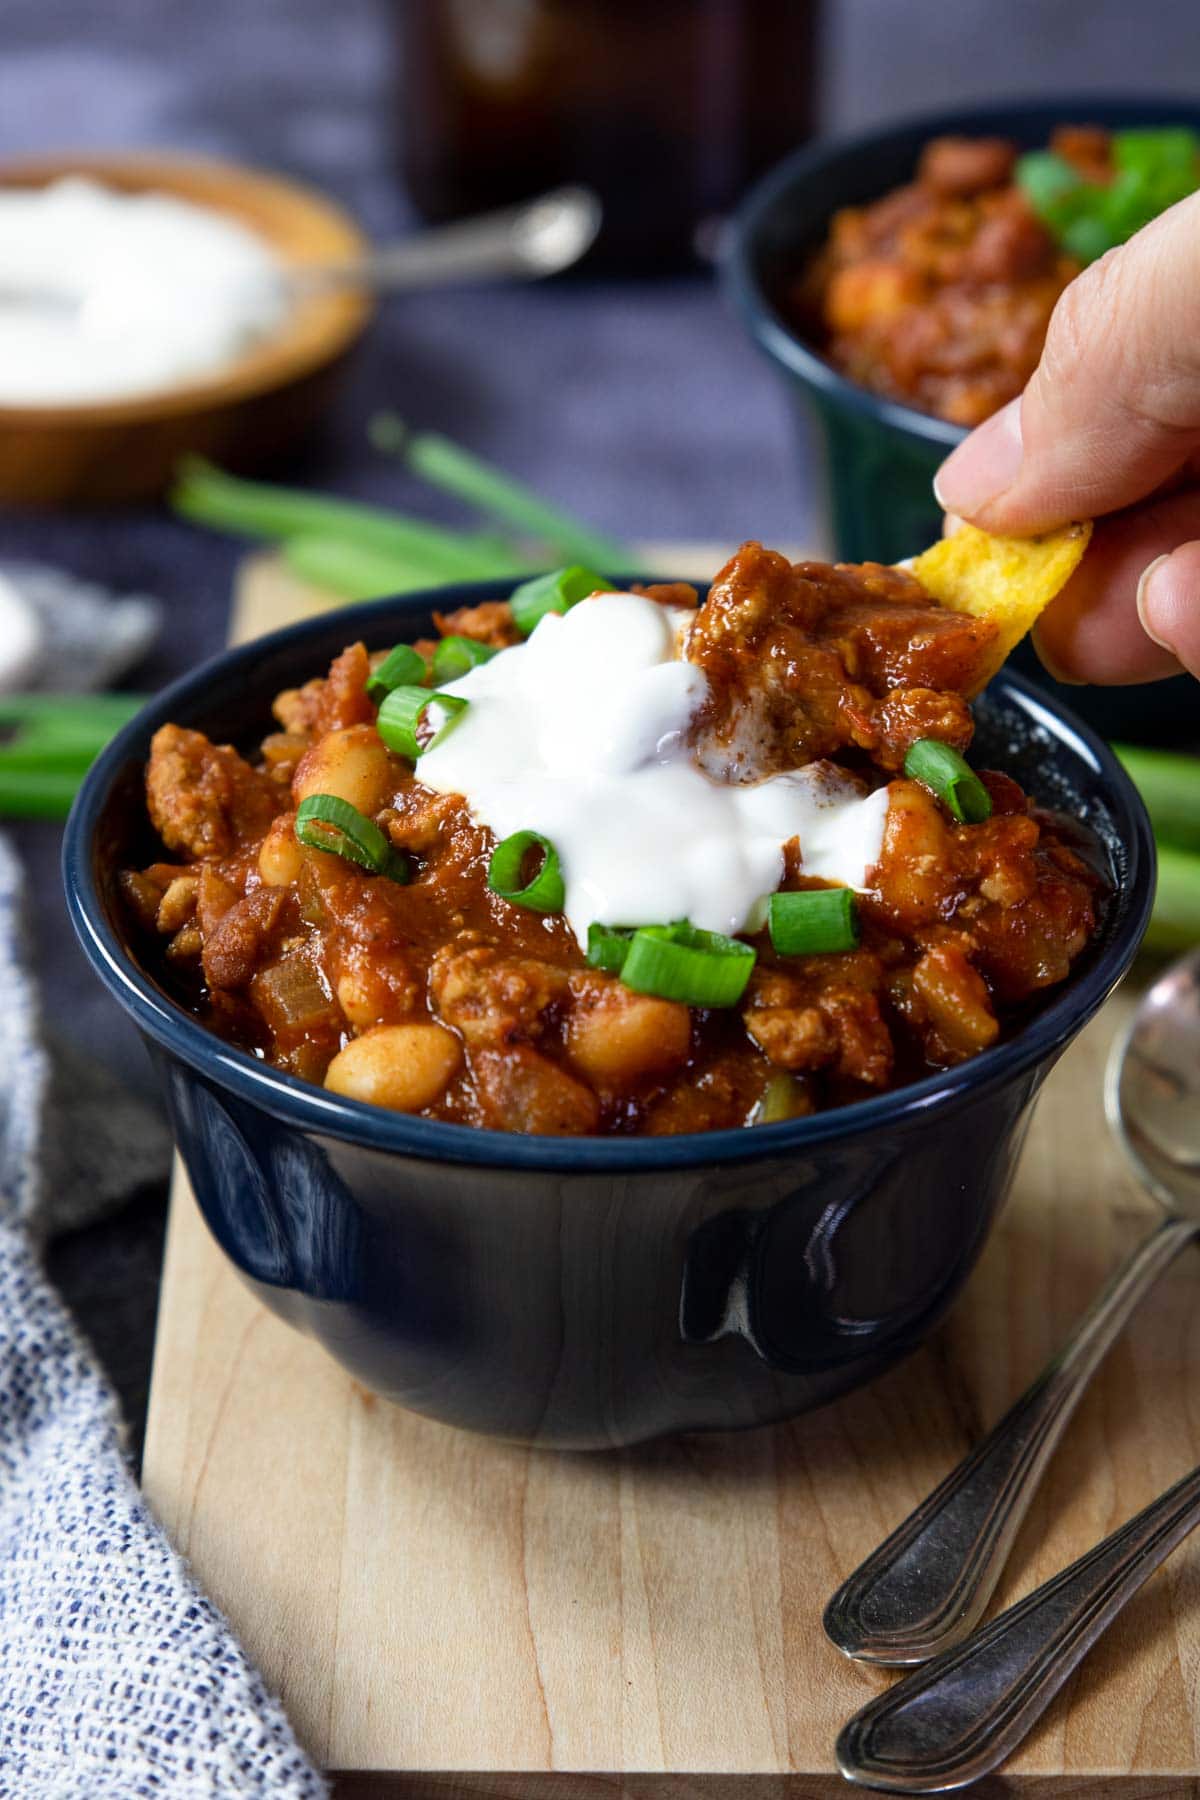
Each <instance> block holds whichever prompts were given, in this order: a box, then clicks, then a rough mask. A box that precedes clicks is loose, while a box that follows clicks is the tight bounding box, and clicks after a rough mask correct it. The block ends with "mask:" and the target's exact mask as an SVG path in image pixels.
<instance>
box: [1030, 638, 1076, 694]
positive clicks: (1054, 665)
mask: <svg viewBox="0 0 1200 1800" xmlns="http://www.w3.org/2000/svg"><path fill="white" fill-rule="evenodd" d="M1033 647H1034V649H1035V650H1036V651H1037V653H1038V661H1039V662H1040V663H1041V665H1042V667H1043V669H1045V671H1046V673H1047V675H1049V677H1050V679H1051V680H1052V681H1058V682H1061V683H1062V685H1063V687H1086V686H1087V683H1086V682H1085V681H1081V680H1080V679H1079V676H1078V675H1068V673H1067V671H1066V670H1065V669H1062V668H1060V667H1059V665H1058V662H1057V660H1056V659H1055V658H1054V656H1052V655H1051V653H1050V651H1049V650H1047V648H1046V645H1045V643H1044V641H1043V639H1042V633H1041V629H1040V627H1039V626H1037V625H1035V626H1034V628H1033Z"/></svg>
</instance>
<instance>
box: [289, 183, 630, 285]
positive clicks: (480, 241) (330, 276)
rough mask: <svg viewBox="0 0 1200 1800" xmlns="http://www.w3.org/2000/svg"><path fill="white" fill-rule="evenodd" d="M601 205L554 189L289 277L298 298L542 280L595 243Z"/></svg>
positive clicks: (586, 192)
mask: <svg viewBox="0 0 1200 1800" xmlns="http://www.w3.org/2000/svg"><path fill="white" fill-rule="evenodd" d="M601 212H602V209H601V205H600V201H599V199H598V197H597V196H596V195H595V194H594V193H593V192H592V190H591V189H590V188H586V187H560V188H554V189H553V190H552V191H551V192H550V193H547V194H542V195H540V196H539V197H538V198H537V199H536V200H526V201H523V202H522V204H521V205H519V206H507V207H504V208H503V209H502V210H501V211H499V212H489V213H481V214H480V215H479V216H478V217H476V218H473V219H460V220H457V221H456V222H455V223H454V224H453V225H442V226H439V227H438V228H437V230H435V231H423V232H419V233H418V234H417V235H416V236H414V237H411V238H406V239H404V240H403V241H402V242H401V243H398V244H391V245H388V246H386V247H383V248H379V249H375V250H371V251H370V252H369V253H368V254H367V255H366V256H364V257H362V258H359V259H356V260H355V261H352V262H340V263H318V264H314V265H313V266H312V267H311V268H298V269H292V270H288V271H287V274H286V276H285V279H286V281H287V283H288V286H289V287H290V288H292V289H293V290H295V291H297V292H303V293H311V292H313V290H314V289H321V290H323V289H325V288H329V287H365V288H371V289H373V290H374V291H375V292H377V293H388V294H396V293H400V292H402V291H403V292H407V291H411V290H412V289H414V288H424V287H440V286H442V285H443V284H445V285H449V284H451V283H453V282H474V281H500V280H507V281H540V280H541V279H542V278H543V276H546V275H555V274H557V273H558V271H559V270H560V269H566V268H569V267H570V266H571V264H572V263H575V262H578V261H579V258H580V257H581V256H582V255H583V254H584V252H585V251H586V250H589V249H590V248H591V246H592V244H593V243H594V242H595V238H596V233H597V232H598V231H599V229H600V219H601Z"/></svg>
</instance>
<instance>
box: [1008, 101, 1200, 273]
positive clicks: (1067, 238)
mask: <svg viewBox="0 0 1200 1800" xmlns="http://www.w3.org/2000/svg"><path fill="white" fill-rule="evenodd" d="M1112 162H1113V169H1114V174H1113V178H1112V180H1111V181H1088V180H1085V178H1084V177H1083V176H1082V175H1081V174H1080V173H1079V171H1078V169H1076V168H1074V167H1073V166H1072V165H1071V164H1070V163H1069V162H1067V161H1066V159H1065V158H1064V157H1061V156H1057V155H1056V154H1055V153H1054V152H1053V151H1050V150H1039V151H1034V152H1033V153H1032V154H1030V155H1028V156H1023V157H1021V158H1020V160H1019V161H1018V163H1017V182H1018V185H1019V186H1020V187H1021V189H1022V191H1023V192H1024V194H1025V198H1026V199H1027V200H1028V202H1029V204H1030V206H1031V207H1032V209H1033V211H1034V212H1035V213H1036V214H1037V216H1038V218H1039V219H1040V220H1041V221H1042V223H1043V224H1044V225H1045V226H1046V227H1047V228H1048V229H1049V230H1050V231H1051V232H1053V234H1054V236H1055V237H1056V238H1057V239H1058V241H1059V243H1060V244H1061V245H1062V246H1063V248H1064V249H1065V250H1068V251H1069V252H1070V253H1071V255H1072V256H1074V257H1076V258H1077V259H1078V260H1079V261H1080V262H1084V263H1089V262H1095V261H1096V260H1097V258H1098V257H1101V256H1103V255H1104V254H1105V252H1106V251H1108V250H1112V249H1114V248H1115V247H1116V245H1118V244H1123V243H1125V241H1126V240H1127V239H1128V238H1131V237H1132V236H1133V234H1134V232H1135V231H1140V230H1141V228H1142V226H1143V225H1146V224H1148V223H1149V221H1150V220H1151V219H1154V218H1157V217H1158V215H1159V214H1160V213H1163V212H1166V210H1167V208H1168V207H1170V206H1174V205H1175V203H1176V201H1178V200H1182V199H1184V198H1186V196H1187V195H1188V194H1191V193H1193V192H1194V191H1195V190H1196V188H1197V187H1200V137H1197V135H1196V133H1195V132H1193V131H1191V130H1189V129H1188V128H1187V127H1184V126H1180V127H1170V128H1167V129H1165V130H1149V131H1118V132H1116V133H1115V134H1114V135H1113V138H1112Z"/></svg>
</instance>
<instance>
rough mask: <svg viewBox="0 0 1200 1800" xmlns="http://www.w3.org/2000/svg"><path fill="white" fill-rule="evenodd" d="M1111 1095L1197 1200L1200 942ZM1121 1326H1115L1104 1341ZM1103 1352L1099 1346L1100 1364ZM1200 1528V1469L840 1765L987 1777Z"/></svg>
mask: <svg viewBox="0 0 1200 1800" xmlns="http://www.w3.org/2000/svg"><path fill="white" fill-rule="evenodd" d="M1105 1098H1106V1104H1107V1107H1108V1112H1109V1117H1110V1119H1111V1120H1112V1121H1113V1123H1114V1125H1115V1128H1116V1130H1117V1132H1118V1135H1119V1136H1120V1137H1121V1141H1122V1142H1123V1144H1124V1146H1125V1149H1126V1151H1127V1153H1128V1154H1129V1156H1130V1158H1131V1160H1132V1161H1133V1163H1134V1165H1135V1167H1136V1168H1137V1169H1138V1172H1139V1173H1140V1174H1141V1175H1142V1177H1143V1179H1144V1180H1145V1181H1146V1183H1147V1185H1148V1186H1149V1187H1150V1188H1151V1190H1152V1191H1153V1192H1154V1193H1155V1195H1156V1196H1157V1197H1158V1198H1159V1199H1160V1200H1163V1201H1164V1203H1165V1200H1166V1198H1167V1197H1168V1196H1169V1197H1173V1198H1174V1199H1175V1201H1176V1203H1177V1204H1184V1205H1189V1206H1200V952H1196V953H1193V954H1192V955H1191V956H1188V957H1186V958H1185V959H1184V960H1183V961H1182V962H1179V963H1176V964H1175V965H1174V967H1173V968H1171V969H1169V970H1168V971H1167V973H1166V974H1165V975H1163V976H1162V977H1161V978H1160V979H1159V980H1158V981H1157V982H1156V983H1155V985H1154V986H1153V988H1151V990H1150V992H1149V993H1148V994H1147V995H1146V997H1145V999H1144V1000H1143V1001H1142V1004H1141V1006H1140V1007H1139V1008H1138V1011H1137V1014H1136V1016H1135V1018H1134V1021H1133V1024H1132V1026H1131V1028H1130V1030H1129V1033H1128V1035H1127V1037H1126V1039H1125V1041H1124V1043H1123V1044H1122V1045H1120V1046H1118V1047H1117V1049H1116V1050H1115V1052H1114V1056H1113V1058H1112V1060H1111V1062H1110V1065H1109V1078H1108V1082H1107V1086H1106V1096H1105ZM1172 1227H1174V1228H1176V1230H1177V1231H1178V1233H1179V1234H1180V1235H1179V1236H1178V1239H1177V1241H1176V1242H1175V1246H1174V1250H1173V1251H1171V1253H1170V1255H1173V1254H1174V1253H1175V1251H1177V1250H1178V1249H1179V1248H1180V1246H1181V1244H1183V1243H1187V1242H1190V1241H1191V1238H1192V1237H1193V1236H1194V1235H1195V1233H1196V1229H1197V1227H1196V1226H1195V1225H1194V1224H1192V1223H1191V1222H1190V1221H1187V1220H1185V1219H1182V1218H1176V1219H1173V1220H1172V1219H1168V1221H1167V1222H1166V1224H1164V1225H1162V1226H1160V1227H1159V1230H1158V1232H1156V1233H1155V1236H1154V1237H1153V1238H1151V1239H1150V1240H1149V1243H1148V1244H1146V1245H1144V1246H1143V1248H1142V1251H1141V1252H1139V1253H1138V1254H1137V1255H1136V1256H1135V1258H1134V1259H1132V1260H1131V1262H1130V1263H1129V1264H1128V1265H1127V1267H1126V1269H1125V1271H1124V1272H1123V1274H1122V1275H1121V1276H1120V1277H1119V1278H1118V1281H1117V1282H1116V1283H1115V1284H1114V1285H1113V1286H1112V1287H1111V1288H1110V1289H1109V1290H1108V1291H1107V1296H1102V1297H1101V1300H1100V1302H1098V1303H1097V1306H1096V1307H1093V1309H1092V1312H1091V1314H1089V1315H1088V1320H1090V1321H1091V1323H1092V1326H1093V1328H1094V1327H1095V1323H1096V1319H1097V1316H1098V1315H1099V1314H1100V1313H1102V1312H1104V1309H1105V1308H1106V1306H1107V1307H1109V1308H1111V1307H1112V1305H1113V1304H1114V1300H1115V1297H1116V1296H1117V1295H1125V1294H1126V1291H1127V1284H1128V1283H1129V1282H1130V1280H1131V1279H1132V1277H1133V1271H1134V1269H1135V1268H1136V1269H1140V1270H1141V1271H1143V1274H1142V1277H1141V1283H1140V1287H1139V1288H1138V1289H1137V1291H1136V1292H1135V1293H1134V1295H1133V1299H1132V1301H1130V1300H1128V1299H1125V1300H1123V1302H1122V1304H1121V1311H1120V1320H1119V1323H1120V1322H1123V1321H1124V1319H1125V1318H1127V1317H1128V1315H1129V1312H1130V1311H1131V1310H1132V1305H1133V1304H1136V1300H1137V1298H1139V1297H1140V1295H1141V1294H1142V1293H1144V1292H1145V1291H1146V1289H1147V1288H1148V1287H1149V1285H1150V1284H1151V1282H1152V1280H1153V1275H1154V1272H1160V1271H1161V1268H1163V1267H1165V1266H1166V1262H1167V1261H1169V1260H1170V1255H1168V1254H1167V1252H1166V1246H1167V1244H1168V1242H1169V1241H1170V1240H1169V1239H1168V1237H1167V1233H1168V1232H1169V1231H1171V1229H1172ZM1155 1243H1158V1244H1159V1245H1160V1246H1161V1247H1163V1255H1164V1260H1162V1261H1160V1262H1159V1264H1158V1265H1157V1270H1155V1268H1154V1265H1153V1264H1152V1263H1150V1262H1149V1261H1148V1259H1147V1252H1148V1251H1149V1250H1150V1248H1151V1246H1152V1245H1154V1244H1155ZM1086 1322H1087V1321H1085V1323H1086ZM1077 1335H1078V1334H1077ZM1113 1335H1114V1333H1113V1331H1112V1330H1111V1329H1109V1330H1108V1335H1107V1337H1106V1338H1105V1344H1107V1343H1108V1342H1111V1339H1112V1336H1113ZM1073 1341H1074V1340H1073ZM1068 1348H1070V1347H1068ZM1096 1360H1097V1358H1096V1355H1095V1354H1094V1353H1093V1354H1092V1356H1091V1364H1090V1366H1091V1367H1094V1365H1095V1361H1096ZM1089 1372H1090V1368H1089ZM1043 1379H1044V1378H1043ZM1085 1379H1086V1378H1085ZM1037 1391H1038V1390H1037V1388H1036V1387H1035V1389H1033V1390H1031V1393H1036V1392H1037ZM1028 1398H1029V1396H1026V1399H1027V1400H1028ZM1021 1404H1022V1403H1021V1402H1018V1406H1019V1405H1021ZM1072 1404H1073V1402H1072ZM1068 1410H1069V1409H1068ZM1015 1411H1016V1409H1014V1413H1015ZM1009 1417H1010V1418H1012V1417H1013V1414H1010V1415H1009ZM1059 1429H1061V1426H1060V1427H1059ZM1044 1460H1045V1459H1044V1456H1042V1458H1041V1461H1044ZM1039 1468H1040V1463H1039ZM1198 1524H1200V1467H1198V1468H1196V1469H1194V1470H1193V1471H1192V1472H1191V1474H1190V1475H1185V1476H1184V1477H1183V1479H1182V1480H1181V1481H1179V1482H1177V1483H1176V1484H1175V1486H1174V1487H1172V1488H1169V1489H1168V1490H1167V1491H1166V1493H1164V1494H1161V1495H1160V1496H1159V1498H1158V1499H1157V1500H1154V1501H1152V1502H1151V1504H1150V1505H1149V1506H1147V1507H1146V1508H1145V1509H1144V1510H1143V1511H1142V1512H1140V1513H1138V1514H1137V1516H1136V1517H1135V1518H1133V1519H1130V1520H1129V1522H1128V1523H1127V1524H1125V1525H1123V1526H1121V1527H1120V1529H1119V1530H1117V1531H1114V1532H1113V1533H1112V1534H1111V1536H1109V1537H1107V1538H1105V1539H1104V1540H1103V1542H1102V1543H1100V1544H1097V1545H1096V1547H1095V1549H1093V1550H1090V1551H1088V1553H1087V1554H1086V1555H1085V1556H1082V1557H1080V1558H1079V1560H1078V1561H1077V1562H1074V1563H1072V1564H1071V1566H1070V1567H1069V1568H1067V1569H1064V1570H1063V1572H1062V1573H1061V1574H1060V1575H1056V1576H1055V1577H1054V1578H1053V1580H1051V1581H1048V1582H1046V1583H1045V1584H1044V1585H1043V1586H1042V1587H1040V1588H1038V1589H1037V1590H1036V1591H1035V1592H1034V1593H1032V1594H1030V1595H1029V1596H1028V1597H1027V1598H1026V1599H1024V1600H1022V1601H1020V1602H1018V1604H1017V1605H1016V1606H1013V1607H1011V1608H1010V1609H1009V1610H1008V1611H1007V1612H1005V1613H1002V1614H1001V1615H1000V1617H999V1618H997V1619H994V1620H993V1621H992V1623H991V1624H990V1625H987V1626H985V1627H984V1628H983V1630H981V1631H978V1632H976V1633H975V1635H974V1636H973V1637H970V1638H968V1639H967V1641H966V1642H965V1643H961V1644H958V1645H956V1646H955V1647H952V1648H950V1649H948V1650H945V1651H943V1652H942V1653H941V1654H940V1655H938V1656H936V1657H935V1658H934V1659H933V1660H932V1661H931V1662H929V1663H928V1664H927V1665H926V1666H925V1667H924V1668H922V1669H918V1670H915V1671H914V1672H913V1673H912V1674H911V1675H908V1676H906V1677H905V1678H904V1680H903V1681H900V1682H897V1683H896V1685H895V1686H894V1687H892V1688H890V1689H889V1690H888V1691H887V1692H886V1693H884V1694H881V1695H879V1696H878V1697H877V1698H876V1699H875V1700H873V1701H871V1702H870V1704H869V1705H867V1706H865V1707H864V1708H863V1709H862V1711H861V1712H859V1713H857V1714H856V1715H855V1717H854V1718H853V1719H851V1720H850V1722H849V1724H848V1725H847V1726H846V1727H845V1729H844V1730H843V1731H842V1733H841V1736H840V1737H839V1738H838V1743H837V1759H838V1766H839V1768H840V1769H841V1771H842V1773H843V1775H845V1776H846V1777H847V1778H848V1779H849V1780H851V1781H855V1782H860V1783H862V1784H863V1785H864V1786H867V1787H873V1788H878V1789H883V1790H884V1791H885V1792H889V1793H899V1794H929V1793H942V1792H945V1791H947V1790H949V1789H952V1788H959V1787H965V1786H967V1785H968V1784H969V1783H970V1782H973V1781H977V1780H978V1779H979V1778H980V1777H981V1776H983V1775H986V1774H988V1773H989V1772H990V1771H991V1770H992V1769H995V1768H996V1767H997V1766H998V1765H999V1764H1000V1763H1001V1762H1003V1761H1004V1759H1005V1758H1006V1757H1007V1756H1008V1755H1009V1754H1010V1753H1011V1752H1012V1751H1013V1750H1014V1749H1015V1748H1016V1746H1017V1745H1018V1744H1019V1743H1020V1742H1021V1741H1022V1739H1023V1738H1024V1737H1025V1735H1026V1733H1027V1732H1028V1731H1029V1730H1030V1728H1031V1727H1032V1725H1033V1724H1034V1723H1035V1721H1036V1720H1037V1719H1038V1718H1040V1717H1041V1714H1042V1713H1043V1712H1044V1710H1045V1708H1046V1707H1047V1705H1048V1704H1049V1702H1050V1701H1051V1699H1052V1698H1053V1696H1054V1695H1055V1694H1056V1693H1057V1692H1058V1690H1059V1688H1061V1687H1062V1685H1063V1683H1064V1682H1065V1681H1066V1680H1067V1679H1068V1677H1069V1676H1070V1675H1071V1674H1072V1672H1073V1671H1074V1669H1075V1668H1076V1667H1077V1666H1078V1664H1079V1663H1080V1662H1081V1661H1082V1659H1083V1657H1084V1656H1085V1655H1086V1654H1087V1652H1088V1650H1090V1648H1091V1647H1092V1645H1093V1644H1094V1643H1095V1642H1096V1640H1097V1639H1098V1638H1099V1637H1100V1636H1101V1635H1102V1634H1103V1633H1104V1632H1105V1631H1106V1630H1107V1628H1108V1626H1109V1625H1110V1624H1111V1623H1112V1621H1113V1619H1115V1618H1116V1616H1117V1614H1118V1613H1119V1612H1120V1611H1121V1608H1122V1607H1123V1606H1124V1605H1125V1603H1126V1601H1127V1600H1129V1599H1130V1598H1131V1596H1132V1595H1133V1594H1135V1593H1136V1592H1137V1591H1138V1589H1139V1588H1140V1587H1141V1586H1142V1584H1143V1583H1144V1582H1145V1581H1146V1580H1147V1579H1148V1578H1149V1576H1150V1575H1152V1574H1153V1573H1154V1571H1155V1570H1156V1569H1157V1568H1158V1567H1159V1565H1160V1564H1161V1563H1162V1562H1163V1561H1164V1560H1165V1559H1166V1558H1167V1556H1169V1555H1170V1553H1171V1551H1172V1550H1174V1549H1175V1547H1176V1546H1177V1545H1178V1544H1180V1543H1181V1542H1182V1541H1183V1539H1184V1538H1185V1537H1186V1536H1187V1535H1188V1533H1189V1532H1191V1531H1193V1530H1194V1529H1195V1527H1196V1526H1197V1525H1198Z"/></svg>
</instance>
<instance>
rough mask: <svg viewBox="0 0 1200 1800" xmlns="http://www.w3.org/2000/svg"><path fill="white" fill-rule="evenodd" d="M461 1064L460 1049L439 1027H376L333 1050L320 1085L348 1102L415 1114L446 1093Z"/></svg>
mask: <svg viewBox="0 0 1200 1800" xmlns="http://www.w3.org/2000/svg"><path fill="white" fill-rule="evenodd" d="M461 1063H462V1045H461V1044H460V1042H459V1040H458V1039H457V1038H456V1037H455V1035H454V1033H453V1032H452V1031H447V1030H446V1028H445V1026H444V1025H435V1024H432V1023H429V1024H424V1025H378V1026H376V1027H375V1029H374V1030H373V1031H367V1032H364V1034H363V1035H362V1037H357V1038H354V1039H353V1040H352V1041H351V1042H350V1043H348V1044H347V1045H346V1048H345V1049H344V1050H339V1051H338V1053H337V1055H336V1056H335V1057H334V1059H333V1061H332V1062H331V1063H330V1065H329V1067H328V1069H327V1070H326V1072H325V1086H326V1087H327V1088H330V1089H332V1091H333V1092H334V1093H335V1094H342V1095H344V1096H345V1097H346V1099H348V1100H366V1101H367V1102H368V1103H369V1104H371V1105H373V1106H388V1107H390V1108H391V1109H392V1111H393V1112H420V1110H421V1108H422V1107H423V1106H430V1105H432V1103H433V1102H434V1101H435V1100H436V1099H437V1098H438V1096H439V1094H441V1093H443V1092H444V1091H445V1089H446V1087H447V1086H448V1085H449V1083H450V1082H451V1081H452V1080H453V1078H454V1076H455V1075H456V1074H457V1073H458V1070H459V1066H460V1065H461Z"/></svg>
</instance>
